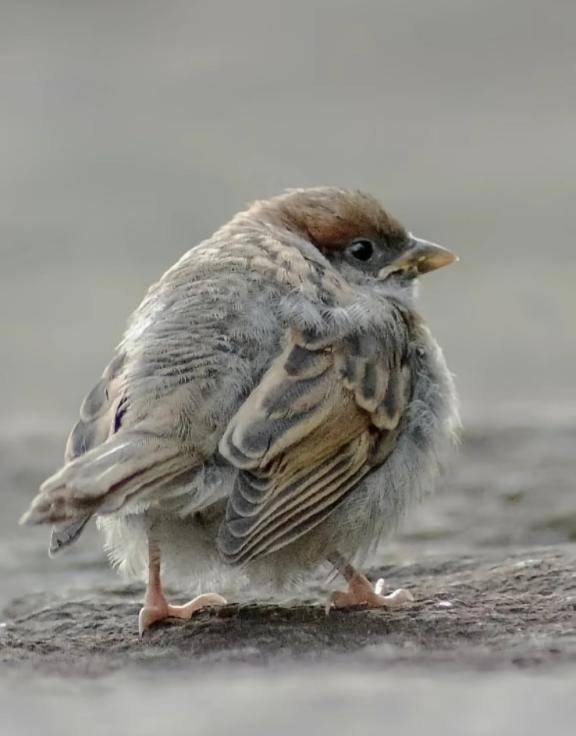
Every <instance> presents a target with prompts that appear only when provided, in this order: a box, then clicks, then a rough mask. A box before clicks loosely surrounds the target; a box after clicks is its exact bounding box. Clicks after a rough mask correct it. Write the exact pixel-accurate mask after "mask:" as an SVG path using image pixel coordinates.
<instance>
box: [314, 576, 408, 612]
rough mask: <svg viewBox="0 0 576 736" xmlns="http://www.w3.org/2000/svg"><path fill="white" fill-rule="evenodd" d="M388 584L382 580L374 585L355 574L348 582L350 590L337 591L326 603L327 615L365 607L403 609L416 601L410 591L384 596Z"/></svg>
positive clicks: (400, 591)
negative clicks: (332, 612) (334, 610)
mask: <svg viewBox="0 0 576 736" xmlns="http://www.w3.org/2000/svg"><path fill="white" fill-rule="evenodd" d="M385 590H386V583H385V582H384V580H383V579H382V578H380V580H378V581H377V582H376V585H375V586H374V587H372V584H371V583H370V581H369V580H368V578H366V577H365V576H364V575H360V573H355V575H354V576H353V577H352V578H351V579H350V580H349V581H348V590H347V591H342V590H336V591H334V592H333V593H330V595H329V597H328V600H327V602H326V614H328V613H330V609H331V608H352V607H354V606H364V607H366V608H403V607H404V606H406V605H407V604H409V603H411V602H412V601H413V600H414V596H413V595H412V593H411V592H410V591H409V590H405V589H404V588H398V590H394V591H392V593H389V594H388V595H383V593H384V592H385Z"/></svg>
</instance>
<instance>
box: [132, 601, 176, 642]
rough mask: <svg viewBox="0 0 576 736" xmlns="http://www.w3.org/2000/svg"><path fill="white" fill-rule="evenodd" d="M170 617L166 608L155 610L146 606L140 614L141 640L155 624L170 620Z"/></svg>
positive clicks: (139, 632)
mask: <svg viewBox="0 0 576 736" xmlns="http://www.w3.org/2000/svg"><path fill="white" fill-rule="evenodd" d="M169 615H170V614H169V613H168V610H167V609H166V608H164V607H162V608H154V607H152V606H144V608H142V609H140V613H139V614H138V634H139V636H140V639H141V638H142V637H143V636H144V632H145V631H146V630H147V629H149V628H150V627H151V626H152V625H153V624H155V623H157V622H158V621H162V620H164V619H165V618H168V616H169Z"/></svg>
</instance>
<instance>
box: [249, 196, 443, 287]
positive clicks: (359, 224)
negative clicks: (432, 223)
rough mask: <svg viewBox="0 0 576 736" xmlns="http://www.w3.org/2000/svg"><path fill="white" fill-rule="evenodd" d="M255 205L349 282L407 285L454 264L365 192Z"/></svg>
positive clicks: (285, 198) (278, 199)
mask: <svg viewBox="0 0 576 736" xmlns="http://www.w3.org/2000/svg"><path fill="white" fill-rule="evenodd" d="M258 204H259V205H260V206H263V207H264V210H265V212H266V214H267V215H269V216H270V217H272V218H273V220H274V221H276V222H279V223H281V224H282V225H283V226H284V227H286V228H287V229H289V230H290V231H292V232H295V233H297V234H298V235H299V236H302V237H304V238H305V239H306V240H308V241H309V242H310V243H312V244H313V245H314V246H315V247H316V248H317V249H318V250H319V251H320V252H321V253H322V255H324V256H325V257H326V258H327V259H328V260H329V261H330V262H331V263H332V265H333V266H334V267H335V268H336V269H337V270H338V271H340V272H341V273H342V274H343V275H344V276H345V278H346V279H347V280H348V281H351V282H361V283H366V282H367V281H370V280H372V279H375V280H376V281H378V282H380V283H382V282H388V283H394V284H396V285H402V284H406V285H408V284H410V283H411V282H413V281H414V279H415V278H416V277H417V276H420V275H421V274H424V273H428V272H429V271H434V270H436V269H437V268H442V266H448V265H449V264H450V263H453V262H454V261H456V260H458V259H457V256H456V255H454V253H452V252H451V251H449V250H447V249H446V248H443V247H442V246H440V245H436V244H435V243H431V242H429V241H428V240H423V239H421V238H417V237H415V236H414V235H412V234H411V233H409V232H408V231H407V230H406V229H405V228H404V227H403V226H402V225H401V224H400V223H399V222H398V221H397V220H395V219H394V218H392V217H391V216H390V215H388V214H387V212H386V211H385V210H384V209H383V207H382V206H381V205H380V203H379V202H378V201H377V200H376V199H375V198H374V197H372V196H370V195H369V194H365V193H364V192H360V191H356V190H347V189H338V188H335V187H317V188H313V189H295V190H289V191H288V192H287V193H285V194H282V195H280V196H279V197H275V198H273V199H271V200H268V201H267V202H265V203H264V202H262V203H258Z"/></svg>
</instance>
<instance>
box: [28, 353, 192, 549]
mask: <svg viewBox="0 0 576 736" xmlns="http://www.w3.org/2000/svg"><path fill="white" fill-rule="evenodd" d="M124 364H125V356H124V354H123V353H122V352H120V353H118V354H117V355H116V357H115V358H114V360H113V361H112V363H111V364H110V365H109V366H108V368H107V369H106V370H105V371H104V374H103V376H102V378H101V379H100V381H99V382H98V383H97V384H96V386H95V387H94V388H93V390H92V391H91V392H90V393H89V394H88V396H87V397H86V399H85V400H84V402H83V404H82V407H81V409H80V419H79V421H78V422H77V424H76V425H75V427H74V428H73V430H72V432H71V434H70V437H69V438H68V443H67V447H66V453H65V461H66V463H65V465H64V466H63V468H62V469H61V470H60V471H58V472H57V473H55V474H54V475H53V476H52V477H50V478H48V480H46V481H45V482H44V483H43V484H42V486H41V488H40V492H39V493H38V495H37V496H36V498H35V499H34V500H33V502H32V504H31V506H30V508H29V510H28V511H27V512H26V514H25V515H24V516H23V518H22V522H23V523H36V524H38V523H52V524H54V525H55V526H54V528H53V532H52V540H51V545H50V551H51V553H52V554H54V553H56V552H58V551H59V550H60V549H61V548H62V547H65V546H67V545H69V544H71V543H72V542H73V541H75V540H76V539H77V538H78V536H79V535H80V534H81V532H82V530H83V528H84V526H85V524H86V522H87V521H88V519H89V518H90V516H92V514H94V513H96V512H98V513H107V512H110V511H115V510H117V509H119V508H120V507H121V506H123V505H124V503H125V502H126V501H127V500H128V499H131V498H133V497H134V496H136V495H137V494H140V495H141V494H143V493H145V492H146V491H147V490H149V489H152V488H155V487H157V486H158V485H162V484H165V483H167V482H169V481H170V480H172V479H174V478H175V477H177V476H179V475H181V474H182V473H185V472H186V471H187V470H189V469H190V468H191V467H192V466H193V465H194V464H197V462H198V459H197V458H195V457H194V455H193V454H192V453H185V452H183V451H182V445H181V443H180V442H179V441H178V440H177V439H176V438H174V436H170V434H169V433H162V432H161V431H159V430H158V427H159V426H161V424H162V423H161V422H158V421H157V419H158V417H157V416H155V413H156V415H157V414H158V412H160V411H162V405H161V404H160V403H158V402H157V404H156V405H155V406H154V405H153V407H152V409H151V411H150V414H149V416H148V417H145V418H144V420H143V421H132V422H127V423H126V424H127V426H124V420H125V415H126V412H127V411H128V409H129V407H130V392H129V391H128V390H127V388H126V382H125V370H124V368H125V365H124ZM153 430H154V431H153Z"/></svg>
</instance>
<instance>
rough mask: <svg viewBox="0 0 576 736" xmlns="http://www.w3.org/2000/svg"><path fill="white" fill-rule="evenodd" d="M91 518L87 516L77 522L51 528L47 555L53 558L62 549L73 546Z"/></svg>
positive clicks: (90, 515) (89, 515)
mask: <svg viewBox="0 0 576 736" xmlns="http://www.w3.org/2000/svg"><path fill="white" fill-rule="evenodd" d="M91 518H92V514H88V515H87V516H84V517H83V518H81V519H79V520H78V521H73V522H72V523H71V524H57V525H56V526H54V527H52V535H51V537H50V547H49V549H48V554H49V555H50V557H55V556H56V555H57V554H58V553H59V552H61V551H62V550H63V549H64V547H68V546H69V545H71V544H73V543H74V542H75V541H76V540H77V539H78V537H79V536H80V535H81V534H82V532H83V531H84V527H85V526H86V524H87V523H88V522H89V521H90V519H91Z"/></svg>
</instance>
